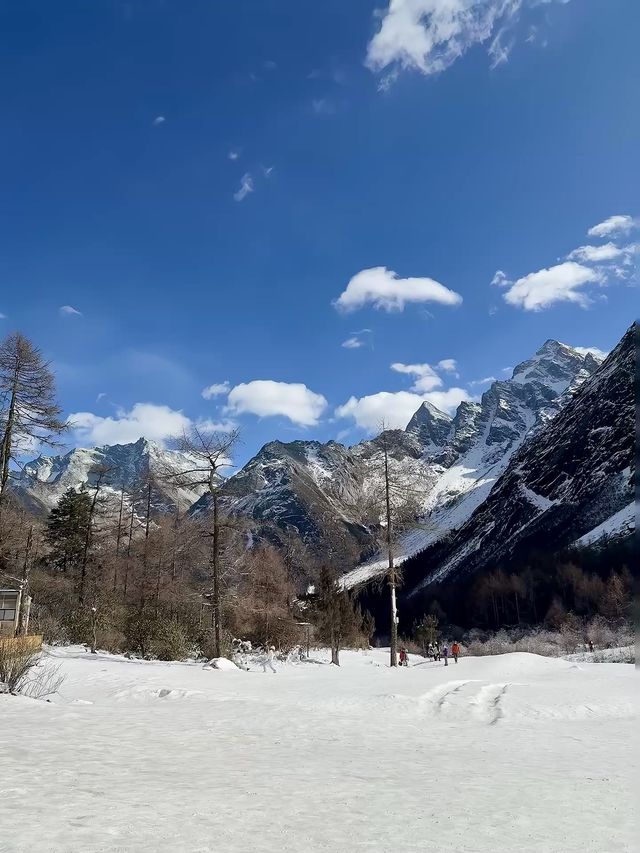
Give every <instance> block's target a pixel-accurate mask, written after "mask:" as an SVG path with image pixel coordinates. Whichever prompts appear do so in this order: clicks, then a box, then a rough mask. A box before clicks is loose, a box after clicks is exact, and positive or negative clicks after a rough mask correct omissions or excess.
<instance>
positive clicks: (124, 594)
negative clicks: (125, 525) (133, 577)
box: [122, 500, 135, 601]
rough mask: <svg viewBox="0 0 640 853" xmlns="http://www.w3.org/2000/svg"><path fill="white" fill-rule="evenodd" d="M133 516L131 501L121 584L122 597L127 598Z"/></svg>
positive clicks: (133, 508)
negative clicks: (125, 556)
mask: <svg viewBox="0 0 640 853" xmlns="http://www.w3.org/2000/svg"><path fill="white" fill-rule="evenodd" d="M134 517H135V506H134V503H133V500H132V501H131V518H130V520H129V542H128V543H127V559H126V561H125V564H124V582H123V585H122V598H123V599H124V600H125V601H126V600H127V583H128V581H129V566H130V563H131V542H132V541H133V519H134Z"/></svg>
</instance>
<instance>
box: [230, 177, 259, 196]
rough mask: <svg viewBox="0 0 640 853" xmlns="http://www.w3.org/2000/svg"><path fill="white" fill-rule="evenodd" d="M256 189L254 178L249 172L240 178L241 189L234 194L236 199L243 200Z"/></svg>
mask: <svg viewBox="0 0 640 853" xmlns="http://www.w3.org/2000/svg"><path fill="white" fill-rule="evenodd" d="M253 190H254V185H253V178H252V177H251V175H250V174H249V172H247V173H246V174H244V175H243V176H242V178H241V180H240V189H239V190H238V191H237V192H235V193H234V194H233V197H234V199H235V200H236V201H243V200H244V199H245V198H246V197H247V196H248V195H249V193H252V192H253Z"/></svg>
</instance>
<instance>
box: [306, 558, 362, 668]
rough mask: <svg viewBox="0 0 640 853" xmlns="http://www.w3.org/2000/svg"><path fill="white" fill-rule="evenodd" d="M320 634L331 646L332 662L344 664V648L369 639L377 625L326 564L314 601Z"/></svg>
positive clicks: (315, 620) (316, 622) (322, 640)
mask: <svg viewBox="0 0 640 853" xmlns="http://www.w3.org/2000/svg"><path fill="white" fill-rule="evenodd" d="M313 615H314V625H315V628H316V637H317V638H318V639H319V640H320V641H321V642H324V643H327V645H329V646H330V648H331V663H333V664H335V665H336V666H340V649H342V648H343V647H344V646H345V645H348V644H349V643H358V642H362V640H363V639H367V640H368V639H369V637H370V636H371V634H372V633H373V630H374V626H373V621H372V619H371V616H370V615H369V614H368V613H365V614H363V613H362V611H361V610H360V608H359V607H356V606H355V605H354V602H353V600H352V599H351V596H350V595H349V593H348V592H346V590H343V589H341V588H340V586H339V584H338V581H337V578H336V575H335V573H334V572H333V571H332V570H331V569H330V568H328V567H327V566H323V567H322V568H321V569H320V576H319V579H318V584H317V588H316V594H315V599H314V601H313Z"/></svg>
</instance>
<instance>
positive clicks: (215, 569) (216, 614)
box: [211, 489, 222, 657]
mask: <svg viewBox="0 0 640 853" xmlns="http://www.w3.org/2000/svg"><path fill="white" fill-rule="evenodd" d="M219 551H220V519H219V517H218V491H217V489H216V490H215V491H214V492H213V553H212V555H211V569H212V574H213V601H212V604H213V649H214V652H215V656H216V657H220V655H221V653H222V640H221V630H220V628H221V626H220V553H219Z"/></svg>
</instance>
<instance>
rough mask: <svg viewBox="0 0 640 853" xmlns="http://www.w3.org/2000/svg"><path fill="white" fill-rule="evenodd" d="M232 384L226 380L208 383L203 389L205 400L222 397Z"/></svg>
mask: <svg viewBox="0 0 640 853" xmlns="http://www.w3.org/2000/svg"><path fill="white" fill-rule="evenodd" d="M230 388H231V385H230V384H229V383H228V382H227V381H225V382H217V383H216V382H214V384H213V385H207V387H206V388H203V389H202V396H203V397H204V399H205V400H212V399H213V398H214V397H221V396H222V395H223V394H227V393H228V391H229V389H230Z"/></svg>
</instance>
